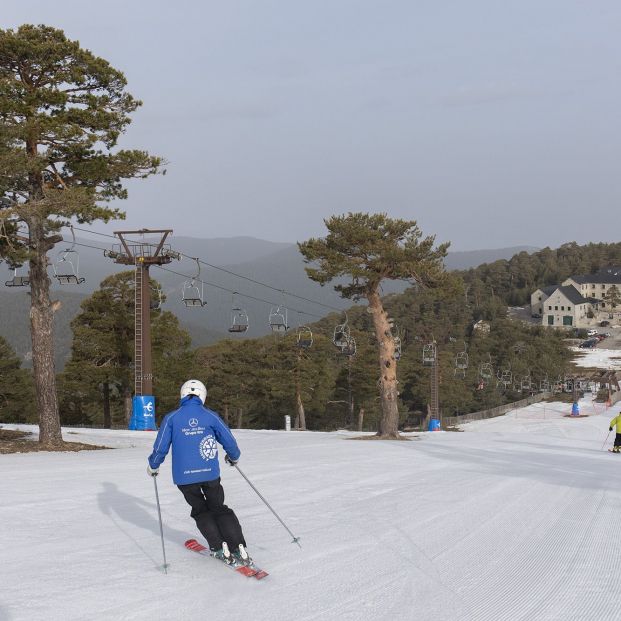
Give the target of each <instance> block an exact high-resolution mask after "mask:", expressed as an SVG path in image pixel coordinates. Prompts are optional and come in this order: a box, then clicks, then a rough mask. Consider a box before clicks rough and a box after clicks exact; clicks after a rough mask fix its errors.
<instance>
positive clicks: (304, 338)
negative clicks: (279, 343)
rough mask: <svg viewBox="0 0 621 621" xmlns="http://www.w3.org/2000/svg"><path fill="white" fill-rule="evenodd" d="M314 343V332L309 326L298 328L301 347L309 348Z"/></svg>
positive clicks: (298, 341) (298, 343)
mask: <svg viewBox="0 0 621 621" xmlns="http://www.w3.org/2000/svg"><path fill="white" fill-rule="evenodd" d="M312 344H313V333H312V331H311V329H310V328H309V327H308V326H300V327H299V328H298V340H297V345H298V347H300V348H301V349H309V348H310V347H311V346H312Z"/></svg>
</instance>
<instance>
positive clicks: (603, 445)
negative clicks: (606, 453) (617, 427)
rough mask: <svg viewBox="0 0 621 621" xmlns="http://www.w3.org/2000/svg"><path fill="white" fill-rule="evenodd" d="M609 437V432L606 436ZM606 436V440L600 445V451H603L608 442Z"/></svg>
mask: <svg viewBox="0 0 621 621" xmlns="http://www.w3.org/2000/svg"><path fill="white" fill-rule="evenodd" d="M609 435H610V430H609V431H608V436H609ZM608 436H606V439H605V440H604V444H602V448H601V449H600V451H603V450H604V447H605V446H606V442H608Z"/></svg>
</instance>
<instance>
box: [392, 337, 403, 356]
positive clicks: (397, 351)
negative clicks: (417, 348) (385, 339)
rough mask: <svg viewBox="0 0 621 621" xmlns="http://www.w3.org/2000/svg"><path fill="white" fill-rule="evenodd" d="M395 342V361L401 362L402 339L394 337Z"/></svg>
mask: <svg viewBox="0 0 621 621" xmlns="http://www.w3.org/2000/svg"><path fill="white" fill-rule="evenodd" d="M393 341H394V342H395V356H394V357H395V360H397V361H399V360H401V337H400V336H394V337H393Z"/></svg>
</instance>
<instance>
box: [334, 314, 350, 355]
mask: <svg viewBox="0 0 621 621" xmlns="http://www.w3.org/2000/svg"><path fill="white" fill-rule="evenodd" d="M348 321H349V319H348V317H347V313H345V321H344V322H343V323H341V324H339V325H337V326H336V327H335V328H334V334H333V335H332V342H333V343H334V345H335V346H336V347H338V348H339V349H343V348H344V347H347V346H348V342H349V339H350V338H351V336H350V333H349V326H348V325H347V323H348Z"/></svg>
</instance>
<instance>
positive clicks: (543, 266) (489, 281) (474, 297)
mask: <svg viewBox="0 0 621 621" xmlns="http://www.w3.org/2000/svg"><path fill="white" fill-rule="evenodd" d="M606 265H615V266H619V265H621V243H617V244H604V243H598V244H594V243H591V244H586V245H584V246H579V245H578V244H577V243H576V242H571V243H568V244H563V245H562V246H561V247H560V248H557V249H555V250H552V249H550V248H544V249H543V250H539V251H538V252H534V253H532V254H529V253H527V252H520V253H519V254H516V255H515V256H513V257H512V258H511V259H509V260H505V259H501V260H499V261H494V262H493V263H485V264H483V265H480V266H479V267H476V268H472V269H469V270H464V271H462V272H461V276H462V277H463V279H464V281H465V283H466V285H467V288H468V299H469V301H470V303H471V304H473V306H474V307H475V309H477V310H478V309H480V308H482V306H483V302H484V301H485V300H486V299H487V298H490V297H491V298H493V297H499V298H500V299H501V300H502V301H503V302H504V303H506V304H508V305H509V306H522V305H524V304H528V303H529V302H530V294H531V293H532V292H533V291H534V290H535V289H537V288H538V287H544V286H547V285H556V284H560V283H561V281H563V280H564V279H566V278H568V277H569V276H573V275H577V274H591V273H594V272H596V271H597V270H599V269H600V268H602V267H604V266H606ZM475 314H476V313H475Z"/></svg>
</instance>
